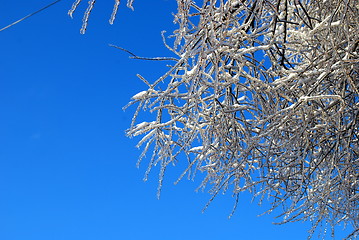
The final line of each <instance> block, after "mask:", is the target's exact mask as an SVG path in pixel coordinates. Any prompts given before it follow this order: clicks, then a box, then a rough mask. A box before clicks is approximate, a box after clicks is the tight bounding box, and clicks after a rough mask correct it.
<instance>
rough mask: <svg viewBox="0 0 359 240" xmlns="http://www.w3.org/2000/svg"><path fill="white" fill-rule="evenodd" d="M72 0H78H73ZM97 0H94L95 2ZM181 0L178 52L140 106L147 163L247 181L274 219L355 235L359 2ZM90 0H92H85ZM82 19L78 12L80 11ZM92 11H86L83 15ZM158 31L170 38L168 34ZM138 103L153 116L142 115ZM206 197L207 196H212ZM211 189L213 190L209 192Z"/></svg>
mask: <svg viewBox="0 0 359 240" xmlns="http://www.w3.org/2000/svg"><path fill="white" fill-rule="evenodd" d="M77 2H79V1H77ZM92 2H94V1H92ZM199 2H200V3H199V4H198V3H195V2H194V1H191V0H177V3H178V12H177V14H176V15H175V22H176V23H177V24H178V28H177V30H176V31H174V33H173V36H171V37H172V39H173V46H171V47H170V46H169V45H167V43H166V42H165V44H166V46H167V47H168V49H170V50H171V51H172V52H173V53H175V54H176V56H177V59H176V60H175V64H173V66H171V67H170V69H169V70H168V72H167V73H165V74H164V75H163V76H162V77H161V78H159V79H157V80H156V81H154V82H152V83H151V82H149V81H147V80H145V79H144V78H143V77H141V76H139V77H140V78H141V79H142V80H143V81H144V82H145V83H146V84H147V85H148V90H146V91H143V92H140V93H138V94H136V95H135V96H133V101H131V102H130V105H132V104H135V103H136V104H138V107H137V111H136V113H135V115H134V118H133V122H132V125H131V127H130V129H129V130H128V132H127V133H128V135H129V136H137V135H144V137H143V138H142V139H141V140H140V141H139V143H138V147H141V146H142V145H144V151H143V154H142V155H141V157H140V161H141V159H142V158H143V157H144V156H145V154H146V153H147V152H148V151H150V152H152V157H151V159H150V163H149V167H148V171H147V173H146V174H148V173H149V171H150V170H151V169H152V167H153V166H156V165H160V177H159V181H160V184H159V190H160V188H161V185H162V181H163V177H164V174H165V170H166V168H167V166H169V165H170V164H176V163H177V162H178V161H187V162H188V167H187V169H185V171H184V173H183V174H182V175H181V176H180V179H181V178H182V177H183V176H185V175H188V176H190V177H192V176H194V174H195V173H196V171H202V172H204V173H206V177H205V178H204V179H203V181H202V183H201V186H200V187H203V188H204V187H206V186H210V187H211V193H212V194H213V198H214V197H215V196H216V195H217V194H218V193H219V192H221V191H227V189H230V190H231V191H233V193H234V195H235V196H237V197H238V194H239V193H240V192H242V191H250V192H251V193H253V196H254V197H258V198H259V199H260V201H262V200H263V199H267V200H268V201H270V202H271V206H272V208H271V209H270V210H269V212H271V211H272V210H274V209H276V208H278V207H281V208H282V209H283V214H282V217H283V220H282V222H281V223H286V222H291V221H299V220H309V221H311V222H312V223H313V227H312V229H311V231H310V236H311V235H312V234H313V232H314V231H315V229H316V228H317V227H318V226H320V225H321V224H322V223H326V224H327V225H329V226H330V227H331V230H332V234H334V228H335V226H338V225H339V224H341V223H342V224H344V225H347V224H349V225H351V227H352V228H353V232H352V234H351V235H349V236H348V239H350V238H351V239H355V238H356V237H357V236H358V234H359V209H358V203H359V144H358V141H359V138H358V134H359V129H358V128H359V124H358V122H359V101H358V100H359V4H358V2H357V1H356V0H316V1H313V0H241V1H237V0H203V1H199ZM89 6H90V5H89ZM84 19H85V18H84ZM86 19H87V18H86ZM164 39H165V38H164ZM142 111H150V112H152V113H154V114H155V118H154V119H153V121H148V122H142V123H137V121H136V120H137V116H138V114H139V113H140V112H142ZM213 198H212V199H213ZM212 199H211V200H212Z"/></svg>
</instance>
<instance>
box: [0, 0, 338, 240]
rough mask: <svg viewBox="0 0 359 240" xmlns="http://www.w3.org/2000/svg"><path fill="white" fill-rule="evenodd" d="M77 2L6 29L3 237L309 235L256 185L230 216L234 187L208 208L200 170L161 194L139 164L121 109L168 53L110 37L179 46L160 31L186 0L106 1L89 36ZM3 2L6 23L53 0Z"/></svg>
mask: <svg viewBox="0 0 359 240" xmlns="http://www.w3.org/2000/svg"><path fill="white" fill-rule="evenodd" d="M72 2H73V1H72V0H63V1H62V2H60V3H58V4H56V5H55V6H53V7H51V8H49V9H47V10H45V11H43V12H41V13H39V14H37V15H35V16H33V17H31V18H29V19H27V20H25V21H23V22H21V23H19V24H17V25H15V26H13V27H11V28H9V29H7V30H5V31H3V32H0V111H1V113H0V146H1V147H0V239H1V240H75V239H76V240H100V239H101V240H102V239H104V240H114V239H116V240H119V239H126V240H142V239H156V240H167V239H168V240H172V239H173V240H176V239H178V240H192V239H195V240H202V239H206V240H207V239H210V240H212V239H213V240H217V239H241V240H251V239H267V240H271V239H273V240H274V239H275V240H287V239H292V240H297V239H298V240H302V239H306V235H307V233H306V230H308V228H309V225H308V224H303V223H295V224H287V225H284V226H274V225H272V222H273V221H275V220H274V218H273V217H274V215H270V216H268V215H265V216H263V217H257V215H258V214H259V213H261V212H263V211H264V210H265V209H266V207H265V206H264V207H258V206H257V205H256V204H250V198H249V197H248V196H247V195H246V194H243V196H242V197H241V199H240V203H239V207H238V211H237V212H236V214H235V215H234V217H233V218H232V219H230V220H228V218H227V217H228V215H229V214H230V212H231V209H232V204H233V199H232V198H231V196H230V194H227V195H224V196H219V197H218V198H217V199H216V200H215V201H214V202H213V203H212V205H211V206H210V207H209V209H208V210H207V211H206V212H205V213H203V214H202V213H201V209H202V208H203V206H204V205H205V204H206V202H207V200H208V199H209V198H210V195H209V194H207V193H201V192H199V193H196V192H195V191H194V189H195V188H196V186H197V185H198V184H199V183H200V181H197V182H191V181H186V180H185V181H182V182H181V183H180V184H179V185H177V186H174V185H173V182H174V181H175V179H176V176H178V174H179V172H180V171H181V170H183V169H177V168H170V169H169V171H168V172H167V177H166V179H165V185H164V189H163V192H162V196H161V199H160V200H157V198H156V187H157V172H156V171H154V172H153V173H152V174H151V175H150V179H149V181H148V182H143V181H142V178H143V173H144V172H145V169H146V165H147V163H146V162H145V164H143V165H142V167H141V168H140V169H137V168H136V167H135V164H136V161H137V157H138V156H139V154H140V151H139V150H138V149H136V148H135V144H136V139H129V138H127V137H126V136H125V133H124V131H125V129H126V128H128V127H129V124H130V120H131V117H132V113H133V111H134V108H131V109H129V110H128V111H125V112H124V111H122V109H121V108H122V107H123V106H124V105H126V104H127V102H128V101H129V99H130V97H131V96H133V95H134V94H136V93H137V92H139V91H142V90H144V88H145V85H144V84H143V83H142V82H141V81H140V80H139V79H137V77H136V74H137V73H141V74H142V75H143V76H145V77H146V78H147V79H149V80H152V81H153V80H155V79H156V78H158V77H159V76H161V74H162V73H163V72H164V71H166V67H165V63H163V62H149V61H140V60H131V59H129V58H128V54H126V53H124V52H121V51H119V50H116V49H114V48H111V47H108V44H109V43H112V44H116V45H118V46H121V47H124V48H127V49H130V50H131V51H133V52H135V53H136V54H138V55H140V56H150V57H151V56H171V53H170V52H169V51H168V50H167V49H166V48H165V47H164V46H163V44H162V40H161V36H160V32H161V31H162V30H168V32H171V31H172V30H173V29H174V25H173V23H172V15H171V13H172V12H175V10H176V2H175V1H174V0H155V1H141V0H137V1H135V5H134V6H135V12H132V11H131V10H130V9H128V8H126V7H125V4H124V3H125V1H123V3H122V5H121V7H120V9H119V12H118V17H117V19H116V22H115V25H113V26H110V25H109V24H108V19H109V16H110V13H111V10H112V5H113V1H97V3H96V5H95V8H94V10H93V13H92V15H91V18H90V25H89V27H88V31H87V33H86V35H80V34H79V30H80V27H81V19H82V14H83V11H84V9H85V7H86V6H87V1H85V0H84V2H83V3H82V5H81V7H80V8H79V9H78V11H77V12H76V13H75V14H74V19H71V18H70V17H69V16H67V11H68V10H69V8H70V7H71V4H72ZM0 3H1V4H0V28H1V27H3V26H6V25H7V24H9V23H11V22H13V21H15V20H17V19H19V18H21V17H23V16H25V15H27V14H29V13H31V12H33V11H35V10H38V9H39V8H41V7H43V6H45V5H46V4H48V3H50V1H48V0H34V1H28V0H18V1H5V0H0ZM156 170H158V169H156ZM198 180H200V179H198ZM313 239H317V237H314V238H313ZM328 239H329V237H328ZM338 239H339V238H338Z"/></svg>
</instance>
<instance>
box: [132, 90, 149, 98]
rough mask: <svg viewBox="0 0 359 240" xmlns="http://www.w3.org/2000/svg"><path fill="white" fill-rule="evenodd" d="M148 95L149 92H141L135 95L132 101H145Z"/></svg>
mask: <svg viewBox="0 0 359 240" xmlns="http://www.w3.org/2000/svg"><path fill="white" fill-rule="evenodd" d="M146 95H147V91H142V92H139V93H137V94H135V95H134V96H132V99H135V100H140V99H144V98H145V97H146Z"/></svg>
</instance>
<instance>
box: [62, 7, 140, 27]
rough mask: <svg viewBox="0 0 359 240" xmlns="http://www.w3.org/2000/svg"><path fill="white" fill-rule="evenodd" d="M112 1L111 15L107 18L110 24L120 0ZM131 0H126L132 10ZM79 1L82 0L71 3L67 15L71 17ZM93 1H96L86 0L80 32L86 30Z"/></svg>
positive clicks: (114, 17) (112, 21)
mask: <svg viewBox="0 0 359 240" xmlns="http://www.w3.org/2000/svg"><path fill="white" fill-rule="evenodd" d="M114 1H115V4H114V6H113V9H112V13H111V17H110V20H109V23H110V24H111V25H112V24H113V23H114V21H115V19H116V14H117V11H118V7H119V5H120V2H121V0H114ZM133 1H134V0H127V7H128V8H131V9H132V10H134V8H133ZM81 2H82V0H75V1H74V3H73V4H72V6H71V9H70V10H69V11H68V14H69V16H70V17H71V18H72V17H73V13H74V12H75V11H76V9H77V7H78V6H79V5H80V3H81ZM95 2H96V0H90V1H89V2H88V6H87V9H86V11H85V13H84V16H83V18H82V27H81V30H80V33H81V34H85V32H86V29H87V25H88V21H89V17H90V14H91V11H92V9H93V7H94V5H95Z"/></svg>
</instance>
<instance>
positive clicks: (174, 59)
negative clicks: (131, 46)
mask: <svg viewBox="0 0 359 240" xmlns="http://www.w3.org/2000/svg"><path fill="white" fill-rule="evenodd" d="M109 46H110V47H114V48H117V49H120V50H121V51H124V52H127V53H128V54H130V55H132V56H133V57H130V58H132V59H141V60H154V61H176V62H178V59H176V58H172V57H154V58H149V57H139V56H137V55H136V54H134V53H132V52H130V51H128V50H127V49H124V48H122V47H119V46H116V45H113V44H109Z"/></svg>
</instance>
